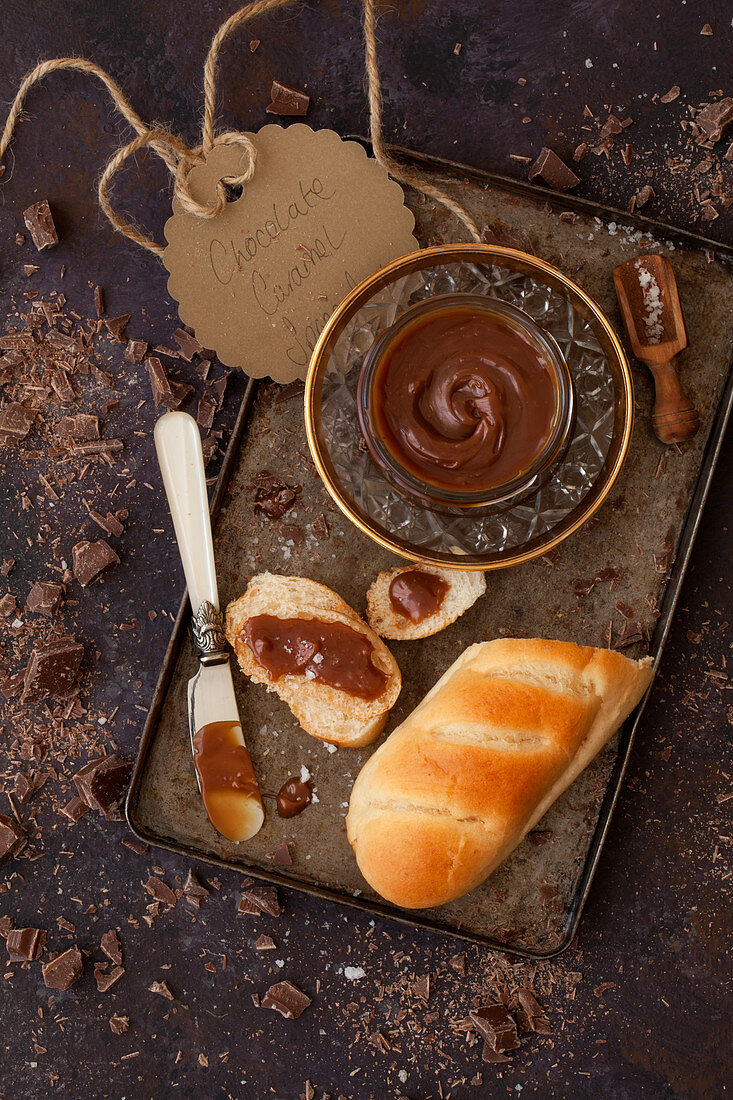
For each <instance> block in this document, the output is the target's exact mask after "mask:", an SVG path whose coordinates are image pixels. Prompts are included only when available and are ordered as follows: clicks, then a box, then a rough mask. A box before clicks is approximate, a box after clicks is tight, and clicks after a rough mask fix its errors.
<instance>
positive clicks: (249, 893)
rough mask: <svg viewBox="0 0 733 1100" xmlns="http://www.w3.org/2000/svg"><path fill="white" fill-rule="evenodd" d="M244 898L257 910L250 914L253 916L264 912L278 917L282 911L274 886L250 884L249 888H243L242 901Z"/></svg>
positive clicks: (269, 915)
mask: <svg viewBox="0 0 733 1100" xmlns="http://www.w3.org/2000/svg"><path fill="white" fill-rule="evenodd" d="M245 900H246V902H247V903H248V904H249V905H251V906H254V907H255V909H256V910H257V912H256V913H255V914H251V915H253V916H255V915H256V916H259V915H260V914H261V913H266V914H267V915H268V917H279V916H280V914H281V913H282V906H281V905H280V901H279V899H278V896H277V890H276V889H275V887H274V886H252V887H251V888H250V889H249V890H243V891H242V901H245Z"/></svg>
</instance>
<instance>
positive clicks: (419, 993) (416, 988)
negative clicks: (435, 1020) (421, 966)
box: [412, 974, 430, 1001]
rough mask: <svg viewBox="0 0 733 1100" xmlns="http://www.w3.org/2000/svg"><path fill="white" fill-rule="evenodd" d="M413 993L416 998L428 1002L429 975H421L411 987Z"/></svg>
mask: <svg viewBox="0 0 733 1100" xmlns="http://www.w3.org/2000/svg"><path fill="white" fill-rule="evenodd" d="M412 990H413V993H414V994H415V996H416V997H419V998H420V1000H421V1001H429V1000H430V975H429V974H423V976H422V977H421V978H418V979H417V981H416V982H414V983H413V986H412Z"/></svg>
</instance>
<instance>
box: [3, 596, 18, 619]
mask: <svg viewBox="0 0 733 1100" xmlns="http://www.w3.org/2000/svg"><path fill="white" fill-rule="evenodd" d="M17 610H18V605H17V603H16V602H15V596H14V595H13V594H12V592H6V593H5V595H4V596H3V597H2V599H0V615H2V617H3V618H4V619H8V618H10V616H11V615H15V613H16V611H17Z"/></svg>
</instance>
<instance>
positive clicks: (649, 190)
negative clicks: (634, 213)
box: [632, 183, 656, 210]
mask: <svg viewBox="0 0 733 1100" xmlns="http://www.w3.org/2000/svg"><path fill="white" fill-rule="evenodd" d="M655 198H656V194H655V191H654V188H653V187H652V186H651V184H649V183H645V184H644V186H643V187H640V188H639V190H638V191H637V192H636V194H635V195H633V196H632V202H633V204H634V206H635V207H636V209H637V210H638V208H639V207H640V206H644V205H645V204H646V203H648V202H650V201H651V199H655Z"/></svg>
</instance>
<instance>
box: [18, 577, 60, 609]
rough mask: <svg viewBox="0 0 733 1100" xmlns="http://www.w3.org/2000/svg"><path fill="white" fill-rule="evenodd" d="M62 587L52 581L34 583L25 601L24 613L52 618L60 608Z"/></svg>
mask: <svg viewBox="0 0 733 1100" xmlns="http://www.w3.org/2000/svg"><path fill="white" fill-rule="evenodd" d="M63 595H64V586H63V585H62V584H56V583H55V582H54V581H36V582H35V584H34V585H33V587H32V588H31V590H30V592H29V593H28V596H27V598H26V601H25V609H26V611H34V612H37V613H38V614H39V615H49V616H53V615H55V614H56V612H57V611H58V609H59V607H60V606H61V600H62V597H63Z"/></svg>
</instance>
